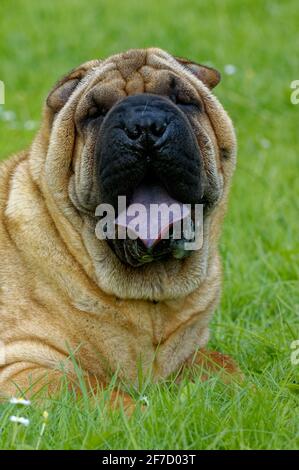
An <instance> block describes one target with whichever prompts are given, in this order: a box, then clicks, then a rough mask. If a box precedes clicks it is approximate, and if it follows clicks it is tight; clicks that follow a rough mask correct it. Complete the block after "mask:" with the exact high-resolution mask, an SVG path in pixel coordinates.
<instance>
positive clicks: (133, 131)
mask: <svg viewBox="0 0 299 470" xmlns="http://www.w3.org/2000/svg"><path fill="white" fill-rule="evenodd" d="M124 131H125V133H126V134H127V136H128V137H129V138H130V139H131V140H137V139H139V137H140V136H141V134H142V132H143V129H142V127H141V126H140V125H139V124H135V126H132V127H131V128H128V127H125V128H124Z"/></svg>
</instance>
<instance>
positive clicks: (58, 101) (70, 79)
mask: <svg viewBox="0 0 299 470" xmlns="http://www.w3.org/2000/svg"><path fill="white" fill-rule="evenodd" d="M99 63H100V61H98V60H91V61H89V62H86V63H85V64H83V65H80V67H77V68H75V69H73V70H71V72H69V73H68V74H67V75H65V76H64V77H63V78H62V79H61V80H59V82H57V83H56V85H55V86H54V88H53V89H52V90H51V92H50V93H49V95H48V98H47V100H46V103H47V105H48V106H49V108H50V109H51V110H52V111H53V112H54V113H57V112H58V111H60V110H61V108H63V106H64V105H65V104H66V102H67V101H68V99H69V97H70V96H71V94H72V93H73V92H74V91H75V89H76V88H77V86H78V85H79V83H80V81H81V80H82V78H83V77H85V75H86V74H87V72H88V71H89V70H90V69H91V68H92V67H94V66H96V65H99Z"/></svg>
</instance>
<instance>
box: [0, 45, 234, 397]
mask: <svg viewBox="0 0 299 470" xmlns="http://www.w3.org/2000/svg"><path fill="white" fill-rule="evenodd" d="M219 80H220V75H219V73H218V72H217V71H216V70H214V69H212V68H209V67H206V66H203V65H200V64H197V63H194V62H191V61H189V60H187V59H183V58H179V57H173V56H171V55H170V54H168V53H166V52H164V51H163V50H160V49H157V48H149V49H136V50H129V51H127V52H125V53H121V54H118V55H114V56H112V57H109V58H108V59H106V60H92V61H90V62H87V63H84V64H83V65H81V66H80V67H78V68H76V69H74V70H73V71H71V72H70V73H69V74H68V75H66V76H65V77H64V78H63V79H62V80H60V81H59V82H58V83H57V84H56V86H55V87H54V88H53V89H52V91H51V92H50V93H49V95H48V97H47V99H46V102H45V106H44V111H43V116H42V121H41V126H40V129H39V131H38V133H37V135H36V137H35V139H34V141H33V143H32V145H31V147H30V148H29V149H28V150H26V151H24V152H21V153H19V154H17V155H15V156H13V157H11V158H10V159H8V160H6V161H4V162H3V163H2V164H1V167H0V179H1V183H0V195H1V197H0V203H1V206H0V257H1V265H0V288H1V290H0V394H1V396H2V397H7V396H10V395H12V394H16V393H17V394H19V393H21V394H23V395H25V396H26V395H30V394H32V393H36V392H38V391H39V390H40V389H41V388H47V393H50V394H53V393H54V392H56V391H58V390H59V388H60V387H61V384H62V382H64V380H65V377H67V380H68V383H69V385H70V386H71V387H74V388H76V387H77V376H76V370H77V369H76V366H75V365H74V361H75V362H76V364H78V365H79V366H80V370H81V371H82V374H83V377H84V380H85V381H86V384H88V385H90V386H91V387H94V386H97V387H98V386H100V387H102V386H105V384H108V383H109V381H110V380H111V377H112V376H113V375H114V374H117V377H118V382H117V383H118V384H121V383H124V382H125V383H131V384H135V383H136V382H137V378H138V376H139V372H138V371H139V369H140V367H142V371H143V374H148V375H149V376H150V378H151V379H152V380H153V381H158V380H163V379H166V378H167V377H169V376H170V375H171V376H172V374H177V376H178V377H179V376H180V373H181V371H182V370H184V369H185V368H187V369H188V368H191V369H192V370H194V368H196V367H195V366H196V364H199V365H201V371H203V367H204V369H205V372H204V373H203V372H202V374H203V376H206V375H207V374H208V375H209V374H210V373H211V371H214V372H215V371H217V369H218V368H219V369H221V370H222V371H224V372H226V373H230V372H233V371H234V367H235V366H234V363H233V361H232V360H231V359H230V358H229V357H228V356H225V355H221V354H220V353H216V352H214V353H212V352H208V351H207V350H206V349H205V346H206V344H207V342H208V338H209V320H210V318H211V315H212V313H213V311H214V310H215V307H216V306H217V303H218V301H219V295H220V284H221V265H220V260H219V255H218V247H217V245H218V241H219V234H220V229H221V225H222V220H223V216H224V213H225V209H226V205H227V198H228V193H229V188H230V182H231V178H232V174H233V171H234V168H235V162H236V139H235V132H234V128H233V125H232V122H231V120H230V118H229V117H228V115H227V113H226V112H225V110H224V109H223V107H222V105H221V104H220V103H219V101H218V99H217V98H216V97H215V96H214V95H213V94H212V92H211V89H212V88H213V87H215V86H216V85H217V83H218V82H219ZM120 197H122V198H125V200H126V201H127V203H128V204H127V205H128V207H127V206H126V208H125V210H124V212H122V215H124V214H125V217H122V221H120V215H121V214H120V213H119V199H120ZM122 200H123V199H122ZM136 203H137V204H139V205H140V204H141V205H142V207H143V208H147V207H149V206H150V205H151V204H155V205H157V204H158V205H159V204H164V208H165V207H166V208H169V205H172V204H175V206H176V207H177V208H179V209H180V210H181V212H180V214H179V213H178V212H176V213H175V214H174V215H173V216H172V219H171V217H170V219H169V223H166V224H165V223H164V222H163V220H164V219H163V220H162V218H161V213H160V215H159V211H158V212H157V214H158V218H157V217H155V216H154V215H151V213H150V214H148V212H147V211H145V212H144V213H143V214H141V216H140V214H139V222H140V221H141V222H140V223H139V225H140V224H141V225H142V224H144V226H146V227H147V231H146V232H145V231H144V230H143V231H141V232H142V233H141V232H140V231H139V232H138V230H137V228H138V227H137V228H135V229H134V230H135V231H134V230H133V231H132V229H130V230H129V225H130V224H129V223H128V217H129V209H130V208H131V206H132V204H136ZM103 205H104V207H108V206H109V207H110V208H113V209H114V211H115V219H114V223H115V227H114V228H117V229H119V228H122V230H125V233H126V235H125V236H120V235H116V236H115V237H114V238H113V237H112V236H108V235H109V234H110V235H111V232H113V230H111V228H113V224H111V223H110V225H109V227H108V225H107V223H106V224H102V221H103V220H106V218H107V217H108V216H107V213H108V209H107V211H106V212H105V211H103V210H102V211H101V210H98V208H99V207H100V208H101V207H102V206H103ZM195 206H196V207H199V208H201V217H199V218H198V220H199V222H198V220H197V222H196V223H195V221H194V219H195V215H196V213H197V212H196V210H195ZM138 207H139V206H138ZM144 214H145V215H146V217H145V216H144ZM186 214H187V215H188V216H187V217H186ZM127 215H128V216H127ZM140 217H141V219H140ZM187 219H188V220H189V223H186V224H185V225H186V227H187V229H188V227H189V229H188V230H187V232H188V233H186V230H185V229H184V230H185V231H184V230H182V231H181V235H180V236H174V231H173V229H174V225H175V224H176V225H177V224H178V222H180V223H181V222H183V221H185V220H187ZM107 220H108V219H107ZM142 220H143V222H142ZM130 221H131V222H132V220H131V219H130ZM106 222H107V221H106ZM144 226H143V228H144ZM99 227H102V229H103V230H98V232H99V231H100V235H99V233H97V228H99ZM107 227H108V228H109V230H108V232H109V233H106V237H105V230H106V232H107ZM152 227H156V228H157V230H156V231H154V233H155V234H154V235H152V232H151V233H150V235H148V233H149V232H148V228H152ZM186 227H185V228H186ZM139 228H140V227H139ZM165 228H167V230H166V232H167V233H168V236H164V231H165ZM120 232H121V231H120ZM199 232H200V233H201V236H200V239H201V242H200V243H199V244H197V245H198V246H197V245H196V243H195V242H194V243H195V245H196V246H195V245H192V243H191V241H192V240H194V237H195V235H196V234H197V233H199ZM117 233H119V231H117ZM140 233H141V234H140ZM101 234H102V235H103V234H104V236H101ZM192 237H193V238H192ZM186 240H187V241H186ZM190 240H191V241H190ZM188 243H189V245H188ZM192 246H193V248H190V247H192ZM194 246H195V247H194ZM197 370H198V368H197ZM236 370H237V368H236ZM63 377H64V379H63ZM124 396H125V394H124ZM126 397H127V396H126ZM127 398H128V397H127Z"/></svg>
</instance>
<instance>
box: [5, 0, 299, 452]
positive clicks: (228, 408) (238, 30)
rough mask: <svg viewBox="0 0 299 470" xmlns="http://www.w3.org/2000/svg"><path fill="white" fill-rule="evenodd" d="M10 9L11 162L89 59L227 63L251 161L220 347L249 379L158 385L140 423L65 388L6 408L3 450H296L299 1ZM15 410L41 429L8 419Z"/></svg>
mask: <svg viewBox="0 0 299 470" xmlns="http://www.w3.org/2000/svg"><path fill="white" fill-rule="evenodd" d="M0 13H1V20H0V21H1V27H0V64H1V67H0V80H2V81H4V82H5V84H6V104H5V106H3V107H2V108H1V111H0V142H1V145H0V157H1V158H6V157H8V156H9V154H11V153H13V152H16V151H18V150H20V149H22V148H24V147H26V146H28V145H29V144H30V142H31V140H32V138H33V136H34V133H35V132H36V128H37V127H38V124H39V119H40V110H41V105H42V102H43V100H44V98H45V96H46V94H47V92H48V90H49V89H50V88H51V86H52V85H53V84H54V82H55V81H56V80H57V79H58V78H59V77H60V76H61V75H63V74H64V73H65V72H67V71H68V70H69V69H71V68H73V67H74V66H76V65H78V64H80V63H81V62H84V61H86V60H88V59H93V58H97V57H105V56H107V55H110V54H111V53H114V52H117V51H120V50H124V49H128V48H133V47H146V46H152V45H155V46H159V47H161V48H164V49H166V50H168V51H169V52H171V53H173V54H175V55H179V56H186V57H189V58H192V59H194V60H197V61H201V62H203V63H206V64H212V65H214V66H215V67H217V68H218V69H219V70H220V71H221V72H222V82H221V83H220V85H219V86H218V88H217V89H216V90H215V93H216V95H217V96H218V97H219V98H220V100H221V101H222V102H223V103H224V105H225V107H226V109H227V110H228V112H229V114H230V115H231V117H232V119H233V121H234V123H235V125H236V129H237V135H238V142H239V152H238V153H239V157H238V168H237V171H236V174H235V178H234V183H233V188H232V193H231V199H230V207H229V212H228V216H227V218H226V221H225V227H224V232H223V236H222V239H221V252H222V257H223V266H224V285H223V295H222V301H221V305H220V306H219V308H218V310H217V312H216V313H215V315H214V319H213V321H212V324H211V342H210V347H211V348H215V349H217V350H220V351H222V352H226V353H229V354H231V355H232V356H233V357H234V358H235V359H236V360H237V361H238V363H239V364H240V367H241V369H242V370H243V372H244V374H245V380H244V383H243V384H242V385H238V384H231V385H224V384H222V383H221V382H220V381H219V380H217V379H216V378H215V379H214V378H213V379H211V380H209V381H207V382H205V383H204V384H201V383H200V382H199V381H195V383H194V384H192V385H188V381H187V379H186V380H185V381H184V382H183V384H182V385H181V386H177V385H175V384H173V383H168V384H162V385H148V386H146V387H143V388H142V390H140V395H146V397H147V399H148V406H146V409H145V410H144V411H141V410H137V411H136V413H135V414H134V415H133V416H132V417H131V418H130V419H128V418H127V417H126V416H125V414H124V413H122V412H114V413H111V412H109V411H108V410H107V407H106V406H105V397H102V398H100V397H99V399H98V400H97V402H96V405H95V404H94V402H93V401H91V400H88V399H87V397H86V396H84V397H83V399H81V400H79V401H77V402H76V401H75V400H74V399H73V397H72V396H71V395H70V394H69V393H67V392H63V393H62V394H61V396H60V397H58V398H57V399H56V400H52V401H51V402H48V403H46V404H45V405H44V406H43V407H41V406H40V405H38V403H36V402H35V401H34V400H33V402H32V403H31V405H30V406H27V407H23V408H21V409H20V405H12V404H2V405H1V406H0V429H1V432H0V448H5V449H14V448H17V449H32V448H37V447H38V448H42V449H53V448H59V449H138V448H144V449H182V448H185V449H275V448H278V449H286V448H288V449H295V448H297V449H298V448H299V407H298V405H299V365H297V366H296V365H294V364H292V362H291V349H290V344H291V342H292V341H293V340H295V339H299V327H298V325H299V322H298V320H299V289H298V273H299V268H298V266H299V263H298V261H299V256H298V214H299V212H298V210H299V202H298V186H299V185H298V174H299V158H298V141H299V139H298V129H299V105H297V106H295V105H292V104H291V102H290V93H291V89H290V83H291V82H292V81H293V80H295V79H299V69H298V51H299V35H298V24H299V7H298V1H297V0H286V1H279V0H269V1H263V0H260V1H259V0H255V1H254V0H246V1H243V2H240V1H239V0H226V1H224V0H207V1H195V0H184V1H183V0H181V1H180V0H173V1H171V0H164V1H147V0H145V1H140V0H128V1H125V2H124V1H116V0H109V1H98V0H88V2H86V1H83V0H52V1H50V0H48V1H43V2H41V1H40V0H27V1H25V0H14V1H13V2H12V1H11V0H1V6H0ZM227 65H232V66H233V67H227ZM296 189H297V191H296ZM137 398H138V394H137ZM45 410H46V411H47V412H48V418H47V420H45V418H44V417H43V412H44V411H45ZM16 414H20V415H22V416H24V417H27V418H29V419H30V424H29V426H27V427H26V426H23V425H17V424H14V423H12V422H10V420H9V418H10V416H11V415H16ZM43 423H44V424H45V425H44V426H43ZM42 429H43V431H42V432H41V430H42Z"/></svg>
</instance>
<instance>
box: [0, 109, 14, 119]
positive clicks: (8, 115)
mask: <svg viewBox="0 0 299 470" xmlns="http://www.w3.org/2000/svg"><path fill="white" fill-rule="evenodd" d="M1 119H2V121H15V120H16V113H15V112H14V111H9V110H8V111H4V110H2V111H1Z"/></svg>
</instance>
